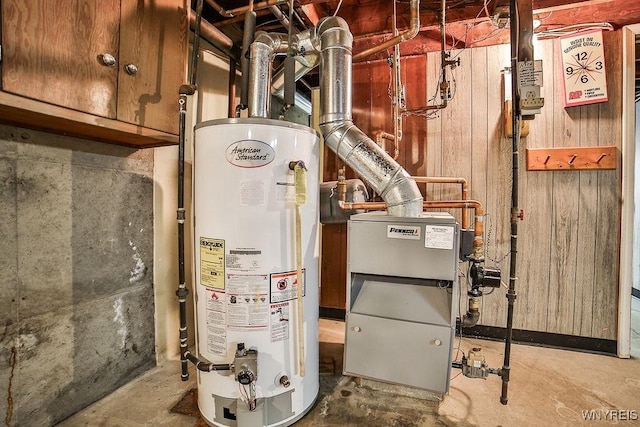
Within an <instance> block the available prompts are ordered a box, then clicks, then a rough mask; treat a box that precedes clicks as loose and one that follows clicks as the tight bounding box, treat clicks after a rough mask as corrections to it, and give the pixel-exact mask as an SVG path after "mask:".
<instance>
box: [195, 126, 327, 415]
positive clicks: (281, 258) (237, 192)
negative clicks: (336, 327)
mask: <svg viewBox="0 0 640 427" xmlns="http://www.w3.org/2000/svg"><path fill="white" fill-rule="evenodd" d="M318 151H319V138H318V135H317V133H316V132H315V131H314V130H313V129H311V128H308V127H306V126H301V125H298V124H293V123H288V122H282V121H277V120H268V119H221V120H214V121H208V122H204V123H201V124H199V125H198V126H196V131H195V149H194V189H195V195H194V208H195V210H194V211H195V236H194V237H195V238H194V242H195V248H194V250H195V253H194V255H195V257H194V258H195V266H194V268H195V278H196V283H195V288H196V324H197V325H196V329H197V342H196V345H197V352H198V357H200V358H201V359H206V360H207V361H210V362H212V363H220V364H225V363H230V364H231V363H235V370H228V371H213V372H200V371H198V406H199V409H200V412H201V414H202V416H203V417H204V419H205V420H206V421H207V422H208V423H209V424H210V425H212V426H240V427H245V426H246V427H251V426H280V425H290V424H293V423H294V422H295V421H297V420H298V419H300V418H301V417H302V416H303V415H304V414H305V413H306V412H307V411H309V409H311V406H312V405H313V403H314V402H315V400H316V398H317V395H318V387H319V367H318V358H319V355H318V293H319V290H318V280H319V279H318V254H319V246H318V224H319V222H318V212H319V210H318V192H319V190H318V187H319V183H318V179H319V159H318ZM299 161H302V162H304V165H305V166H306V169H307V173H306V192H307V201H306V204H305V205H302V206H300V225H301V232H300V233H299V236H300V239H301V248H302V257H301V258H302V269H303V270H302V279H303V280H302V282H303V283H302V287H303V295H304V296H303V298H302V300H303V301H304V302H303V307H304V318H303V325H304V326H303V328H302V329H303V334H302V335H303V339H304V341H303V342H302V345H301V343H300V342H299V341H298V340H299V334H298V329H297V324H298V323H297V322H298V318H297V315H298V307H297V304H298V302H297V291H298V286H300V284H299V283H298V281H297V263H296V219H295V216H296V215H295V211H296V207H295V197H296V191H295V186H294V172H293V171H292V170H291V168H290V163H291V162H299ZM239 344H241V345H244V348H245V349H248V350H249V353H248V354H247V355H245V356H242V357H240V358H238V356H237V355H236V350H237V348H238V345H239ZM254 350H255V351H254ZM301 351H302V352H304V354H303V355H302V357H303V362H304V367H303V368H302V369H301V366H300V356H301V355H300V352H301ZM252 358H253V359H252ZM254 363H255V364H254ZM240 365H242V366H244V367H245V368H246V372H244V371H242V373H241V374H240V375H239V372H240V369H241V366H240ZM253 371H256V372H253ZM301 373H304V376H302V375H301ZM239 379H240V380H239ZM252 393H253V394H252Z"/></svg>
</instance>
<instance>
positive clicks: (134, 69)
mask: <svg viewBox="0 0 640 427" xmlns="http://www.w3.org/2000/svg"><path fill="white" fill-rule="evenodd" d="M124 70H125V71H126V72H127V74H129V75H131V76H133V75H135V74H137V73H138V66H137V65H136V64H127V65H125V66H124Z"/></svg>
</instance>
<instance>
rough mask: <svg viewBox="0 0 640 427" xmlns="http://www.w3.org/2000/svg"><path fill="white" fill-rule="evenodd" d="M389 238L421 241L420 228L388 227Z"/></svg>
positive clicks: (406, 226) (405, 226) (407, 226)
mask: <svg viewBox="0 0 640 427" xmlns="http://www.w3.org/2000/svg"><path fill="white" fill-rule="evenodd" d="M387 238H389V239H409V240H420V227H412V226H409V225H387Z"/></svg>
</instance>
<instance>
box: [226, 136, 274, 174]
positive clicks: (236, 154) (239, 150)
mask: <svg viewBox="0 0 640 427" xmlns="http://www.w3.org/2000/svg"><path fill="white" fill-rule="evenodd" d="M225 157H226V158H227V161H228V162H229V163H231V164H232V165H234V166H238V167H241V168H259V167H261V166H266V165H268V164H269V163H271V162H272V161H273V159H274V158H275V157H276V152H275V151H274V149H273V148H271V146H270V145H269V144H267V143H265V142H262V141H257V140H255V139H245V140H243V141H237V142H234V143H233V144H231V145H230V146H228V147H227V151H226V152H225Z"/></svg>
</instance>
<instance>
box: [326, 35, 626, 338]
mask: <svg viewBox="0 0 640 427" xmlns="http://www.w3.org/2000/svg"><path fill="white" fill-rule="evenodd" d="M604 37H605V39H604V40H605V54H606V63H607V73H608V74H607V78H608V84H607V86H608V91H609V101H608V102H606V103H600V104H594V105H590V106H582V107H571V108H564V107H563V101H562V87H561V81H560V80H559V73H560V69H561V65H560V63H559V61H560V55H559V48H558V41H553V40H547V41H542V42H536V44H535V56H536V58H539V59H542V60H543V67H544V72H543V74H544V76H543V78H544V86H543V88H542V95H543V96H544V98H545V106H544V108H543V109H542V114H540V115H538V116H536V118H535V120H533V121H532V122H530V126H531V129H530V134H529V136H528V137H526V138H523V139H522V141H521V147H520V150H519V151H520V164H519V168H520V173H519V179H520V183H519V198H520V208H521V209H523V210H524V215H525V216H524V221H522V222H520V224H519V236H518V271H517V276H518V280H517V291H518V298H517V300H516V312H515V320H514V327H515V328H518V329H526V330H533V331H542V332H553V333H561V334H570V335H578V336H586V337H595V338H605V339H615V338H616V318H617V295H618V272H619V268H618V267H619V262H618V259H619V241H620V198H621V171H620V168H619V167H618V169H617V170H610V171H559V172H528V171H526V164H525V157H526V156H525V149H526V148H527V147H529V148H543V147H572V146H597V145H616V146H617V147H618V148H620V146H621V114H622V101H621V97H622V90H621V78H622V65H621V62H622V58H621V57H620V52H621V33H620V32H619V31H617V32H607V33H605V34H604ZM453 55H454V57H455V56H459V57H460V60H461V65H460V66H459V67H457V68H455V69H454V70H453V72H452V73H451V81H452V84H453V87H452V91H454V97H453V100H452V101H451V102H450V103H449V106H448V107H447V108H446V109H445V110H442V111H440V113H439V114H438V115H437V117H436V118H433V119H430V120H427V119H424V118H421V117H408V118H406V119H405V123H404V138H403V140H402V143H401V145H400V156H399V158H398V161H399V162H400V163H401V164H402V165H403V166H404V167H405V168H406V169H407V170H408V171H409V172H410V173H411V174H413V175H429V176H460V177H465V178H467V179H468V180H469V183H470V191H471V193H470V197H471V198H473V199H477V200H479V201H481V202H482V203H483V204H484V205H485V208H486V212H487V216H486V218H485V242H486V255H487V261H486V264H487V265H496V266H499V267H500V268H501V269H502V272H503V278H504V282H505V283H507V282H508V277H509V260H510V258H509V257H510V253H509V250H510V209H511V140H510V139H509V138H506V137H504V118H503V99H504V95H503V94H504V83H503V77H502V70H503V69H504V68H505V67H507V66H509V65H510V55H509V46H508V45H499V46H489V47H481V48H475V49H466V50H462V51H454V52H453ZM389 73H390V70H389V66H388V65H387V64H386V62H373V63H363V64H356V65H355V66H354V96H353V99H354V121H355V123H356V124H357V125H358V126H359V127H360V128H361V129H363V130H364V131H365V132H366V133H368V134H369V135H373V134H374V133H375V132H376V131H377V130H380V129H383V130H386V131H392V122H391V117H392V112H391V101H390V99H389V95H388V87H389V81H390V74H389ZM402 74H403V82H404V83H405V85H406V93H407V96H406V98H407V99H406V103H407V107H408V108H414V107H417V106H420V105H425V103H426V100H427V99H428V98H430V97H432V96H433V95H434V94H435V93H436V91H437V90H438V87H437V84H438V76H439V75H440V54H439V52H434V53H430V54H428V55H427V56H426V57H424V56H420V57H409V58H403V59H402ZM337 164H338V161H336V160H335V156H333V154H332V153H329V154H327V162H326V165H325V177H331V178H325V179H335V178H333V177H335V176H336V175H337ZM618 164H620V163H619V162H618ZM423 191H424V192H425V197H426V199H427V200H445V199H457V198H459V188H458V187H456V186H443V185H433V184H431V185H428V186H426V187H423ZM451 213H452V214H454V215H455V216H456V217H457V218H460V213H459V212H457V211H452V212H451ZM336 235H340V236H342V235H343V234H342V233H336ZM337 243H338V242H337V241H336V242H335V243H332V245H335V244H337ZM340 244H342V245H344V242H342V243H340ZM325 246H327V245H325ZM329 247H332V246H329ZM334 247H335V246H334ZM333 252H334V254H336V253H344V252H343V251H333ZM323 257H324V258H323V259H324V262H329V263H331V264H330V265H335V266H336V268H338V265H339V263H340V262H342V263H344V260H339V259H331V258H330V257H331V255H330V254H326V253H325V254H323ZM334 258H335V255H334ZM324 268H326V267H325V266H323V269H324ZM323 271H324V270H323ZM325 286H326V288H324V289H323V293H325V292H331V290H330V288H331V287H332V286H336V284H328V283H325V281H324V279H323V287H325ZM340 286H345V284H344V282H343V283H340ZM504 294H505V293H504V289H498V290H496V291H494V292H493V293H492V294H491V295H486V296H485V297H484V301H483V308H482V316H481V320H480V324H482V325H488V326H505V323H506V302H507V301H506V298H505V296H504ZM341 307H344V305H342V306H341Z"/></svg>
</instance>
